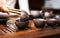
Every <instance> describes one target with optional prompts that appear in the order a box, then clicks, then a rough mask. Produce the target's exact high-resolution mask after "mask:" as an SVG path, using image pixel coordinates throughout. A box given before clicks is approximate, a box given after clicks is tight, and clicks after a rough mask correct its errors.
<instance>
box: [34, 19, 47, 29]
mask: <svg viewBox="0 0 60 38" xmlns="http://www.w3.org/2000/svg"><path fill="white" fill-rule="evenodd" d="M33 21H34V24H35V26H36V27H37V28H43V27H44V26H45V23H46V20H45V19H33Z"/></svg>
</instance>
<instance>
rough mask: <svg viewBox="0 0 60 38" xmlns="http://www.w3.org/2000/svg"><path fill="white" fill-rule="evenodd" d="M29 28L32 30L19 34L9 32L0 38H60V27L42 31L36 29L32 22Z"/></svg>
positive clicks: (19, 32)
mask: <svg viewBox="0 0 60 38" xmlns="http://www.w3.org/2000/svg"><path fill="white" fill-rule="evenodd" d="M29 26H30V27H31V29H28V30H22V31H21V30H20V31H18V32H16V31H12V32H9V31H7V33H3V34H0V38H42V37H43V38H45V37H46V38H49V37H50V38H53V37H54V38H58V37H59V38H60V27H56V28H55V29H52V28H44V30H41V28H36V27H35V26H34V23H33V21H31V20H30V21H29ZM0 27H2V28H4V27H3V25H0Z"/></svg>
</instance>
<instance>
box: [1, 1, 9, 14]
mask: <svg viewBox="0 0 60 38" xmlns="http://www.w3.org/2000/svg"><path fill="white" fill-rule="evenodd" d="M8 8H9V7H8V5H7V2H6V0H0V10H2V11H4V12H6V13H7V14H9V11H8Z"/></svg>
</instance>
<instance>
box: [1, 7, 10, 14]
mask: <svg viewBox="0 0 60 38" xmlns="http://www.w3.org/2000/svg"><path fill="white" fill-rule="evenodd" d="M0 10H1V11H3V12H5V13H7V14H9V11H8V8H7V7H6V6H1V7H0Z"/></svg>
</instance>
